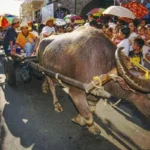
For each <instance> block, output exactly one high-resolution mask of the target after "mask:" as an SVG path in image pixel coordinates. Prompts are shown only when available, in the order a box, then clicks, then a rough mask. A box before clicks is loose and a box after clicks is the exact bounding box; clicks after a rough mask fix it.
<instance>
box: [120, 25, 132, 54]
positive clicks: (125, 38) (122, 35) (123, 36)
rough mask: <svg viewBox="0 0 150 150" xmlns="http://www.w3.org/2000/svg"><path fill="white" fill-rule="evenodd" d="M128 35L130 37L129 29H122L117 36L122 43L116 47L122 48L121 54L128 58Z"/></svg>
mask: <svg viewBox="0 0 150 150" xmlns="http://www.w3.org/2000/svg"><path fill="white" fill-rule="evenodd" d="M129 35H130V29H129V28H128V27H126V26H125V27H122V28H121V29H120V30H119V36H120V38H121V39H122V41H121V42H120V43H119V44H118V45H117V47H118V48H119V47H123V52H124V53H125V54H126V55H127V56H129V49H130V43H129V39H128V38H129Z"/></svg>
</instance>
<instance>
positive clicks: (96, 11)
mask: <svg viewBox="0 0 150 150" xmlns="http://www.w3.org/2000/svg"><path fill="white" fill-rule="evenodd" d="M103 11H105V9H104V8H94V9H92V10H91V11H90V12H89V13H88V15H89V14H92V15H93V16H95V17H99V16H101V15H102V13H103Z"/></svg>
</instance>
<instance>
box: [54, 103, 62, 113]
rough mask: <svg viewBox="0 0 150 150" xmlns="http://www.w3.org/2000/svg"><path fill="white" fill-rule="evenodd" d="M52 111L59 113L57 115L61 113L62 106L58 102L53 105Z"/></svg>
mask: <svg viewBox="0 0 150 150" xmlns="http://www.w3.org/2000/svg"><path fill="white" fill-rule="evenodd" d="M54 109H55V111H56V112H59V113H60V112H62V111H63V108H62V106H61V105H60V103H58V102H57V103H55V104H54Z"/></svg>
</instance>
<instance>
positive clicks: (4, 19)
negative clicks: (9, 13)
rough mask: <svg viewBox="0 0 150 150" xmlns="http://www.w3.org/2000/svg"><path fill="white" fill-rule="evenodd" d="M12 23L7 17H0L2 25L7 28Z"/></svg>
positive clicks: (0, 24) (0, 25)
mask: <svg viewBox="0 0 150 150" xmlns="http://www.w3.org/2000/svg"><path fill="white" fill-rule="evenodd" d="M9 25H10V23H9V22H8V20H7V19H6V18H5V17H1V18H0V27H2V28H7V27H8V26H9Z"/></svg>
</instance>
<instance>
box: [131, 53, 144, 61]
mask: <svg viewBox="0 0 150 150" xmlns="http://www.w3.org/2000/svg"><path fill="white" fill-rule="evenodd" d="M129 57H130V58H131V59H132V60H133V61H136V62H138V63H139V64H142V61H143V54H142V52H141V51H140V52H139V53H135V52H134V51H130V52H129Z"/></svg>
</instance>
